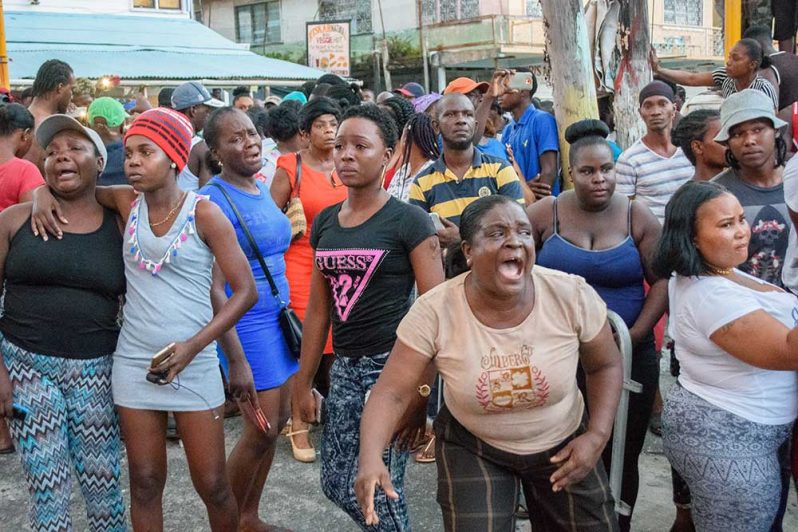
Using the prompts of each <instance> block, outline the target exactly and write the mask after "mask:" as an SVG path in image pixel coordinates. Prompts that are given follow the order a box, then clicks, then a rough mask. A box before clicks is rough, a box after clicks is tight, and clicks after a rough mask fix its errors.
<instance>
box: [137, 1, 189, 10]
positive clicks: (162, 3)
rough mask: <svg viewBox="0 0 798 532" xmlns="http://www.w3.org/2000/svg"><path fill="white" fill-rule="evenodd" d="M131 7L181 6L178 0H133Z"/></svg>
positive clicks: (174, 8) (176, 8)
mask: <svg viewBox="0 0 798 532" xmlns="http://www.w3.org/2000/svg"><path fill="white" fill-rule="evenodd" d="M133 7H135V8H141V9H171V10H179V9H180V8H181V5H180V0H133Z"/></svg>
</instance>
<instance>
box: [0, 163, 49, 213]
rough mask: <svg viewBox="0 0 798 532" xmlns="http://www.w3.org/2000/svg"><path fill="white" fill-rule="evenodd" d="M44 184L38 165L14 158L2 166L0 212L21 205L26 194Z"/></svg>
mask: <svg viewBox="0 0 798 532" xmlns="http://www.w3.org/2000/svg"><path fill="white" fill-rule="evenodd" d="M43 184H44V179H43V178H42V174H41V173H40V172H39V169H38V168H36V165H35V164H33V163H32V162H30V161H26V160H25V159H19V158H17V157H14V158H13V159H11V160H10V161H7V162H5V163H3V164H0V211H2V210H4V209H6V208H7V207H10V206H12V205H16V204H17V203H19V202H20V201H19V198H20V196H22V195H23V194H24V193H25V192H28V191H29V190H33V189H34V188H37V187H39V186H41V185H43Z"/></svg>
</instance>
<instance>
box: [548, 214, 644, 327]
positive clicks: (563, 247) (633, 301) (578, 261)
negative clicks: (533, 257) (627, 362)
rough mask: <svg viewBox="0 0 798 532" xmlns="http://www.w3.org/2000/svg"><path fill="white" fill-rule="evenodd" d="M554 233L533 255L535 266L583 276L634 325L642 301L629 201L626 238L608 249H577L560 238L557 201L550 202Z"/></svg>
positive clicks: (605, 300)
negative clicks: (552, 209)
mask: <svg viewBox="0 0 798 532" xmlns="http://www.w3.org/2000/svg"><path fill="white" fill-rule="evenodd" d="M553 225H554V233H553V234H552V235H551V236H550V237H549V238H547V239H546V241H545V242H544V243H543V246H542V247H541V249H540V251H539V252H538V254H537V261H536V262H537V264H539V265H540V266H544V267H546V268H551V269H553V270H560V271H561V272H566V273H573V274H575V275H579V276H581V277H584V278H585V280H586V281H587V282H588V284H589V285H590V286H592V287H593V289H595V290H596V292H598V294H599V295H600V296H601V299H603V300H604V302H605V303H606V304H607V307H608V308H609V309H610V310H612V311H613V312H616V313H618V315H620V316H621V318H623V321H624V322H626V326H627V327H631V326H632V325H634V322H635V321H636V320H637V317H638V316H639V315H640V311H641V310H642V309H643V303H644V302H645V292H644V290H643V280H644V274H643V264H642V262H641V260H640V252H639V251H638V249H637V246H636V245H635V241H634V239H633V238H632V202H631V201H630V202H629V209H628V213H627V217H626V233H627V234H626V238H625V239H624V240H623V241H621V242H620V243H618V244H616V245H615V246H613V247H611V248H608V249H600V250H590V249H584V248H580V247H579V246H576V245H574V244H572V243H570V242H568V241H567V240H565V239H564V238H563V237H561V236H560V233H559V222H558V220H557V200H556V199H555V200H554V224H553Z"/></svg>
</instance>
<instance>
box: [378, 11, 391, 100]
mask: <svg viewBox="0 0 798 532" xmlns="http://www.w3.org/2000/svg"><path fill="white" fill-rule="evenodd" d="M377 7H379V9H380V25H381V26H382V43H381V44H380V50H381V51H382V75H383V77H384V78H385V90H386V91H392V90H393V84H392V83H391V71H390V70H388V64H389V63H390V62H391V57H390V55H389V54H388V38H387V37H386V36H385V19H384V18H383V17H382V0H377Z"/></svg>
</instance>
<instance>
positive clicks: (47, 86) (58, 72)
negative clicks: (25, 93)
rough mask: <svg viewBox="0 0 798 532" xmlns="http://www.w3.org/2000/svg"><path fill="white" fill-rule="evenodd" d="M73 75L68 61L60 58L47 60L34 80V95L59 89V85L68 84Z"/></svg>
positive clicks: (42, 94)
mask: <svg viewBox="0 0 798 532" xmlns="http://www.w3.org/2000/svg"><path fill="white" fill-rule="evenodd" d="M72 75H73V72H72V67H71V66H69V65H68V64H67V63H65V62H63V61H61V60H59V59H49V60H47V61H45V62H44V63H42V66H40V67H39V70H38V71H37V72H36V79H34V80H33V87H31V88H32V90H33V96H44V95H45V94H48V93H50V92H53V91H54V90H56V89H58V86H59V85H66V84H67V83H69V78H70V77H71V76H72Z"/></svg>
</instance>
